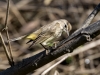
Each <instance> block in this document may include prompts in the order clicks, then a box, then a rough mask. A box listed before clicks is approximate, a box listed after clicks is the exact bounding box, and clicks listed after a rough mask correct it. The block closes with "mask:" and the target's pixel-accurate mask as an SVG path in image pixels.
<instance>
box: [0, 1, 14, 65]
mask: <svg viewBox="0 0 100 75" xmlns="http://www.w3.org/2000/svg"><path fill="white" fill-rule="evenodd" d="M8 15H9V0H7V11H6V19H5V31H6V36H7V40H8V47H9V54H8V50H7V47H6V45H5V43H4V42H3V38H2V35H0V36H1V39H2V43H3V45H4V49H5V53H6V56H7V58H8V61H9V64H10V65H11V66H13V65H14V62H13V57H12V49H11V44H10V42H9V33H8V26H7V20H8Z"/></svg>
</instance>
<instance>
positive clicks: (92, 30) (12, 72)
mask: <svg viewBox="0 0 100 75" xmlns="http://www.w3.org/2000/svg"><path fill="white" fill-rule="evenodd" d="M99 34H100V21H97V22H95V23H94V24H92V25H90V26H88V27H86V28H85V29H83V30H82V31H81V34H79V35H78V36H77V37H75V38H73V39H72V40H70V41H69V42H65V43H64V44H62V42H61V44H62V45H61V46H60V47H58V48H56V49H52V52H51V53H50V54H48V55H46V50H44V51H42V52H40V53H39V54H36V55H35V56H32V57H30V58H26V59H23V60H22V61H21V62H19V63H17V64H16V65H15V66H13V67H10V68H8V69H6V70H5V71H2V72H1V73H0V75H25V74H27V73H29V72H31V71H34V70H36V69H38V68H40V67H41V66H43V65H45V64H47V63H49V62H51V61H53V60H55V59H56V58H58V57H60V56H62V55H64V54H66V53H69V52H73V50H74V49H75V48H77V47H79V46H81V45H83V44H85V43H87V42H89V41H91V40H92V39H93V38H95V37H96V36H97V35H99ZM66 40H67V39H65V40H63V41H66Z"/></svg>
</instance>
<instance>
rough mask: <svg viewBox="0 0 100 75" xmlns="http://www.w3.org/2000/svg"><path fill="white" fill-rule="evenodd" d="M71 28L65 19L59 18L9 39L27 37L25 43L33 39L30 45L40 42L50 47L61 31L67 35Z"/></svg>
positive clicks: (60, 34)
mask: <svg viewBox="0 0 100 75" xmlns="http://www.w3.org/2000/svg"><path fill="white" fill-rule="evenodd" d="M71 29H72V25H71V24H70V23H69V22H68V21H67V20H66V19H59V20H55V21H53V22H51V23H49V24H47V25H44V26H42V27H40V28H39V29H38V30H36V31H34V32H32V33H30V34H26V35H23V36H21V37H18V38H15V39H10V40H9V41H10V42H11V41H16V40H21V39H29V41H28V42H27V43H29V42H32V41H33V43H32V45H33V44H41V45H42V46H47V47H49V46H51V47H52V46H53V45H54V43H55V42H56V41H57V39H59V38H60V37H61V36H62V34H63V32H65V33H66V36H69V32H70V31H71ZM32 45H31V46H32ZM31 46H30V47H31Z"/></svg>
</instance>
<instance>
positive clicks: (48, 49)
mask: <svg viewBox="0 0 100 75" xmlns="http://www.w3.org/2000/svg"><path fill="white" fill-rule="evenodd" d="M40 45H41V46H42V47H43V48H44V49H45V50H46V54H47V55H48V54H49V53H50V52H51V51H50V50H51V48H52V47H51V46H49V48H46V47H45V46H44V45H43V44H42V43H40Z"/></svg>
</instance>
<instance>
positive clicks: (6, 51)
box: [0, 32, 11, 64]
mask: <svg viewBox="0 0 100 75" xmlns="http://www.w3.org/2000/svg"><path fill="white" fill-rule="evenodd" d="M0 38H1V42H2V44H3V48H4V51H5V53H6V56H7V59H8V61H9V64H10V63H11V60H10V58H9V53H8V50H7V47H6V45H5V42H4V40H3V37H2V34H1V32H0Z"/></svg>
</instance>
